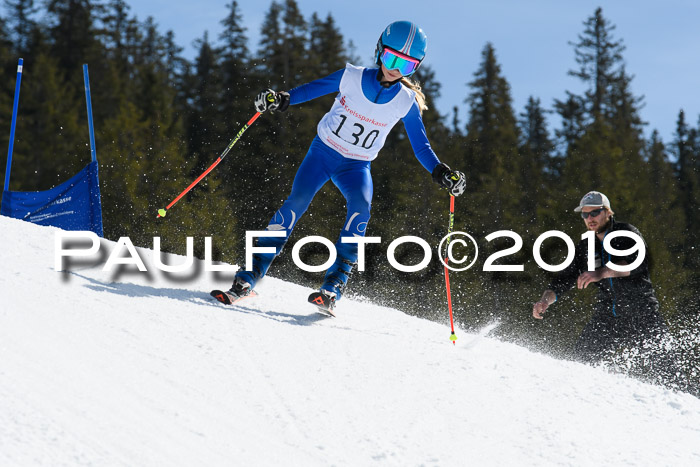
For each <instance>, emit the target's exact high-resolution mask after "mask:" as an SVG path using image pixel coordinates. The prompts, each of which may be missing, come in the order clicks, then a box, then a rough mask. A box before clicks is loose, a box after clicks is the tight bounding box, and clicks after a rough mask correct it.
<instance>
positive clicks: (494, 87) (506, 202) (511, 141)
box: [466, 43, 520, 232]
mask: <svg viewBox="0 0 700 467" xmlns="http://www.w3.org/2000/svg"><path fill="white" fill-rule="evenodd" d="M481 56H482V61H481V64H480V65H479V69H478V70H477V71H476V73H474V80H473V81H471V82H470V83H469V86H470V87H471V88H472V91H471V93H470V94H469V97H468V99H467V102H468V104H469V121H468V122H467V137H466V144H467V159H466V160H467V161H468V163H469V164H468V165H469V167H470V170H471V171H472V172H473V173H474V174H475V175H476V177H477V178H476V180H475V186H474V190H475V193H474V197H475V201H476V202H475V205H476V206H478V208H476V209H477V210H476V211H472V213H471V215H472V216H473V217H474V218H475V219H478V222H479V223H480V225H478V226H474V227H475V228H476V229H478V231H481V232H483V231H485V232H491V231H493V229H494V228H495V227H499V228H502V227H504V226H506V225H508V223H511V225H514V224H512V222H513V220H514V219H513V217H512V216H513V215H517V209H516V208H515V206H516V205H517V204H518V200H519V199H520V196H519V193H518V189H517V179H516V177H517V174H518V173H519V172H520V160H519V156H518V128H517V125H516V118H515V113H514V111H513V107H512V98H511V95H510V85H509V84H508V82H507V81H506V79H505V77H503V76H502V74H501V67H500V65H499V64H498V62H497V61H496V52H495V49H494V48H493V45H492V44H490V43H487V44H486V46H485V47H484V49H483V51H482V54H481ZM482 229H483V230H482Z"/></svg>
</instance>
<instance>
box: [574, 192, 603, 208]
mask: <svg viewBox="0 0 700 467" xmlns="http://www.w3.org/2000/svg"><path fill="white" fill-rule="evenodd" d="M586 206H591V207H597V206H603V207H604V208H608V209H610V200H609V199H608V197H607V196H605V195H604V194H603V193H601V192H600V191H589V192H588V193H586V195H585V196H584V197H583V198H581V202H580V203H578V207H577V208H576V209H574V212H581V209H583V208H585V207H586Z"/></svg>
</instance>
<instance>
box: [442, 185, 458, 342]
mask: <svg viewBox="0 0 700 467" xmlns="http://www.w3.org/2000/svg"><path fill="white" fill-rule="evenodd" d="M454 225H455V197H454V196H453V195H450V225H449V228H448V229H447V247H446V248H447V249H446V250H445V257H446V258H445V285H446V286H447V308H448V309H449V310H450V328H451V329H452V334H451V335H450V340H451V341H452V344H454V345H456V344H457V342H456V341H457V336H456V335H455V323H454V318H453V316H452V293H451V292H450V271H449V269H447V262H448V261H449V259H450V258H449V255H448V254H447V252H448V251H449V248H450V235H451V234H452V229H453V228H454Z"/></svg>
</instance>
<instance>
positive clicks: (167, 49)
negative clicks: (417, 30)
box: [0, 0, 700, 380]
mask: <svg viewBox="0 0 700 467" xmlns="http://www.w3.org/2000/svg"><path fill="white" fill-rule="evenodd" d="M4 6H5V8H4V10H3V12H4V13H3V16H2V18H0V66H1V67H2V70H4V71H3V75H4V79H3V80H1V81H0V128H2V129H3V130H2V131H0V143H1V144H0V146H2V147H4V148H6V147H7V146H8V143H9V133H10V132H9V129H10V122H11V117H12V102H13V95H14V86H15V79H14V77H15V74H16V66H17V59H18V58H19V57H22V58H24V76H23V79H22V89H21V99H20V103H19V116H18V120H17V130H16V138H15V145H14V157H13V165H12V178H11V184H10V189H11V190H22V191H30V190H46V189H49V188H51V187H52V186H54V185H56V184H58V183H61V182H63V181H65V180H66V179H68V178H70V177H71V176H72V175H73V174H75V173H76V172H78V171H79V170H80V169H81V168H82V167H83V166H84V165H86V164H87V163H88V162H89V160H90V148H89V140H88V125H87V115H86V110H85V96H84V89H83V80H82V73H81V66H82V64H83V63H87V64H88V65H89V70H90V82H91V87H92V107H93V114H94V122H95V129H96V147H97V158H98V162H99V176H100V186H101V192H102V209H103V217H104V232H105V237H106V238H108V239H111V240H117V239H118V238H119V237H122V236H128V237H129V238H130V239H131V240H132V241H133V242H134V244H135V245H137V246H144V247H149V248H150V247H152V241H153V237H155V236H159V237H161V239H162V249H163V250H164V251H169V252H173V253H178V254H185V246H186V243H185V240H186V238H187V237H194V239H195V242H194V245H195V255H196V256H198V257H200V258H201V257H203V252H204V241H203V239H204V237H212V238H213V245H214V259H216V260H220V261H226V262H228V263H232V264H244V261H245V256H244V245H245V243H244V242H245V231H246V230H262V229H263V228H264V227H265V226H266V225H267V222H268V221H269V219H270V218H271V216H272V215H273V214H274V212H275V210H276V209H277V208H278V207H279V206H280V205H281V204H282V202H283V201H284V199H285V198H286V197H287V195H288V193H289V191H290V189H291V184H292V180H293V175H294V173H295V171H296V169H297V167H298V166H299V164H300V163H301V161H302V159H303V157H304V155H305V154H306V151H307V149H308V145H309V143H310V142H311V140H312V139H313V137H314V135H315V134H316V125H317V123H318V121H319V120H320V119H321V117H322V116H323V115H324V114H325V112H326V111H327V110H328V109H329V108H330V106H331V104H332V102H333V98H334V96H332V95H328V96H325V97H322V98H319V99H316V100H313V101H310V102H308V103H305V104H302V105H299V106H294V107H292V108H290V109H289V111H287V112H285V113H279V112H276V113H270V114H265V115H264V116H263V117H262V118H259V119H258V120H257V122H256V123H255V124H254V125H253V126H251V128H250V129H248V130H247V132H246V133H245V135H244V136H243V137H242V138H241V140H240V141H239V142H238V143H237V144H236V146H235V147H234V148H233V150H232V152H231V154H229V155H228V157H227V158H226V160H225V161H223V162H222V164H220V165H219V166H218V167H217V168H216V170H215V171H213V172H212V173H211V174H209V176H208V177H207V178H205V179H204V180H203V181H202V182H201V183H199V184H198V185H197V186H196V187H195V188H194V189H193V190H192V191H191V192H190V193H189V194H188V195H187V196H186V197H184V198H183V199H182V200H181V201H180V202H179V203H178V204H177V205H176V206H175V207H174V208H173V209H172V210H170V211H169V212H168V215H167V217H166V218H162V219H156V213H157V210H158V209H159V208H162V207H165V205H166V204H167V203H168V202H169V201H171V200H172V199H173V198H174V197H175V196H177V195H178V194H179V193H180V192H181V191H182V190H183V189H184V188H185V187H187V186H188V185H189V184H190V183H191V182H192V181H193V180H194V179H195V178H196V177H197V176H198V175H199V174H201V173H202V172H203V171H204V170H205V169H206V168H207V167H208V166H209V165H210V164H211V163H212V162H214V160H215V159H216V157H217V156H218V155H219V154H220V153H221V152H222V151H223V150H224V149H225V148H226V146H227V145H228V143H229V142H230V141H231V140H232V139H233V137H234V136H235V135H236V134H237V132H238V131H239V130H240V129H241V127H243V125H245V123H246V122H247V121H248V120H249V119H250V117H251V116H252V115H253V113H254V112H255V109H254V107H253V99H254V97H255V95H256V94H257V93H258V92H259V91H261V90H263V89H266V88H272V89H276V90H288V89H290V88H293V87H295V86H298V85H300V84H303V83H306V82H309V81H311V80H314V79H317V78H321V77H323V76H326V75H328V74H330V73H332V72H334V71H336V70H338V69H341V68H343V67H344V66H345V64H346V62H351V63H354V64H357V65H363V66H370V65H372V64H371V63H365V62H366V59H361V58H359V57H357V56H354V55H353V54H354V53H355V52H354V47H353V46H352V44H351V43H350V42H349V41H348V40H347V39H346V38H345V37H343V35H342V34H341V32H340V26H339V24H338V23H337V22H336V20H335V19H334V18H333V17H332V16H331V15H328V16H327V17H325V18H324V17H320V16H319V15H318V14H316V13H314V12H303V11H301V10H300V8H299V5H298V4H297V2H296V1H295V0H277V1H272V2H271V3H270V4H269V7H267V9H266V14H265V18H264V23H263V24H260V25H258V24H256V25H251V24H249V23H248V22H247V21H246V18H244V17H243V16H242V14H241V11H240V7H239V4H238V2H236V1H235V0H234V1H232V2H231V3H230V4H229V5H228V6H227V9H228V13H227V15H226V17H224V18H221V23H220V25H219V26H220V28H219V29H220V30H221V31H222V32H221V33H220V34H219V35H218V36H217V37H210V36H209V35H208V33H204V34H203V35H202V37H201V38H200V39H199V40H198V41H197V43H196V44H197V48H198V50H197V53H196V57H195V58H194V59H193V60H188V59H185V58H184V57H183V49H182V47H180V46H179V45H177V44H176V41H175V35H174V33H173V32H171V31H168V32H163V31H160V30H159V28H158V25H157V18H151V17H149V18H147V19H146V20H145V21H144V20H140V19H138V18H137V17H136V16H135V15H133V14H132V13H131V12H130V7H129V5H128V3H127V2H126V1H124V0H45V1H41V2H37V1H34V0H4ZM249 28H260V31H261V40H260V42H259V43H258V44H251V43H250V41H249V39H248V31H249ZM317 50H323V51H325V53H324V54H323V57H321V56H320V54H317V53H315V51H317ZM624 50H625V47H624V42H623V39H622V38H618V37H616V36H615V25H614V23H613V21H612V20H611V19H610V18H607V17H606V16H605V15H604V12H603V10H602V9H600V8H599V9H597V10H595V11H592V12H591V15H590V16H589V17H588V18H581V29H580V31H578V34H577V39H576V40H575V41H574V42H572V43H571V53H572V54H573V55H574V56H575V58H576V64H577V66H578V67H577V68H575V69H571V70H566V69H562V70H561V73H562V74H565V73H568V74H570V75H571V76H574V77H575V78H577V79H578V80H580V82H581V83H582V84H583V85H584V88H585V91H584V92H582V93H580V94H577V93H574V92H567V93H566V95H563V96H561V98H560V99H557V100H556V101H555V102H553V103H551V106H549V107H548V106H547V105H548V104H547V105H545V104H543V103H542V102H541V101H540V99H539V98H538V97H537V96H531V97H530V98H529V100H528V102H527V105H526V106H525V108H522V109H516V108H514V106H513V102H512V97H511V91H510V89H511V88H510V84H509V83H508V79H507V77H506V76H504V74H503V72H502V69H501V64H500V63H499V61H498V53H497V50H495V48H494V46H493V45H492V44H491V43H489V42H488V38H484V46H483V49H482V52H481V58H480V64H479V66H478V68H477V69H475V70H473V74H472V75H471V76H467V77H466V79H465V95H464V96H463V100H462V98H460V99H458V100H457V102H463V104H462V105H463V107H455V108H454V112H453V114H452V115H440V114H439V113H438V112H437V111H436V110H435V107H434V106H433V105H431V101H432V100H434V99H436V98H437V97H438V96H439V95H440V88H441V86H440V83H439V82H437V80H436V79H435V73H434V70H432V69H431V68H430V66H428V65H424V66H422V67H421V68H420V69H419V70H418V72H417V73H416V75H414V78H415V79H416V80H417V81H418V82H420V84H421V86H422V88H423V91H424V92H425V94H426V96H427V101H428V107H429V109H428V110H426V111H425V112H424V114H423V119H424V123H425V126H426V130H427V134H428V137H429V138H430V141H431V144H432V146H433V149H434V150H435V152H436V153H437V154H438V156H439V157H440V159H441V160H442V161H444V162H446V163H447V164H448V165H449V166H450V167H453V168H456V169H459V170H462V171H464V172H465V174H466V176H467V190H466V192H465V194H464V195H463V196H461V197H459V198H458V199H457V202H456V210H455V229H456V230H461V231H465V232H468V233H470V234H471V235H472V236H473V237H474V238H475V239H476V240H477V242H478V246H479V257H478V260H477V262H476V263H475V264H474V266H473V267H472V268H471V269H469V270H468V271H464V272H457V273H452V274H451V275H450V281H451V288H452V301H453V304H454V315H455V322H456V323H457V324H458V325H459V327H460V328H461V329H465V330H470V329H479V328H481V327H483V326H485V325H487V324H489V323H492V322H494V321H496V320H497V321H498V322H499V323H500V324H499V326H498V328H497V329H496V330H495V331H494V333H495V334H497V335H498V337H499V338H502V339H506V340H509V341H512V342H516V343H518V344H521V345H525V346H527V347H529V348H532V349H533V350H536V351H542V352H547V353H551V354H554V355H557V356H562V357H566V356H567V352H568V351H569V349H570V348H571V346H572V344H573V342H574V341H575V340H576V338H577V337H578V334H579V333H580V331H581V329H582V328H583V326H584V325H585V323H586V322H587V321H588V320H589V318H590V316H591V306H590V304H591V302H592V299H593V296H594V291H593V290H591V288H589V289H586V290H584V291H576V292H573V291H572V292H571V293H570V294H568V295H567V296H566V297H565V298H564V299H562V300H559V301H558V302H557V303H556V305H554V306H552V307H551V308H550V311H549V312H548V316H547V318H546V319H545V320H544V321H539V320H534V319H533V318H532V305H533V303H534V302H535V301H537V300H538V299H539V297H540V296H541V294H542V291H543V290H544V288H545V287H546V285H547V284H548V283H549V281H550V280H551V277H552V276H551V273H548V272H546V271H544V270H543V269H542V268H540V267H539V266H538V265H537V264H536V263H535V261H534V258H533V254H532V247H533V244H534V242H535V240H536V239H537V237H538V236H540V235H541V234H542V233H544V232H547V231H549V230H560V231H562V232H564V233H566V234H567V235H568V236H569V237H570V238H572V239H573V240H574V242H577V241H578V240H579V239H580V236H581V234H582V233H583V232H584V230H585V227H584V225H583V223H582V221H581V219H580V217H578V216H577V215H575V214H574V213H573V212H572V210H573V208H574V207H575V206H576V205H577V203H578V201H579V200H580V198H581V197H582V196H583V195H584V194H585V193H586V192H588V191H590V190H599V191H602V192H603V193H605V194H607V195H608V196H609V198H610V200H611V203H612V207H613V209H614V211H615V212H616V218H617V219H619V220H622V221H625V222H629V223H631V224H633V225H635V226H636V227H637V228H638V229H639V230H640V231H641V233H642V234H643V236H644V239H645V241H646V244H647V249H648V254H649V255H650V258H651V261H652V262H651V274H652V282H653V283H654V287H655V291H656V294H657V296H658V298H659V300H660V303H661V313H662V315H663V316H664V318H665V320H666V322H667V323H668V325H669V327H670V329H671V330H672V331H673V333H674V335H675V336H677V337H679V338H680V339H681V340H683V342H684V344H683V345H684V348H683V352H684V355H686V356H687V357H689V358H686V359H684V365H685V367H684V371H685V372H686V373H687V374H688V375H690V376H691V377H693V378H697V379H698V380H700V370H698V366H699V365H700V337H698V330H697V328H698V323H699V322H698V315H699V312H700V254H699V252H698V249H699V248H698V247H699V246H700V119H698V117H699V116H693V115H687V114H685V113H684V112H683V110H682V107H683V102H678V103H677V105H678V107H679V110H678V116H677V121H676V122H675V125H676V130H675V133H674V135H673V138H672V140H671V141H663V140H662V139H661V137H660V136H659V134H658V133H657V132H656V131H652V132H651V133H650V136H649V137H647V136H645V130H646V129H647V128H653V125H654V122H643V121H642V119H641V118H640V109H641V108H642V106H643V98H642V97H640V96H636V95H634V94H633V93H632V92H631V82H632V79H633V77H632V75H631V74H630V72H629V70H627V69H626V67H625V60H624ZM363 55H367V54H363ZM551 113H554V114H556V115H557V117H558V118H557V121H558V122H561V123H560V124H559V125H558V127H556V128H553V127H551V126H550V125H548V122H547V115H548V114H551ZM457 115H467V116H468V118H467V121H466V122H460V121H459V119H458V118H457ZM2 169H3V174H4V170H5V164H2ZM372 173H373V180H374V200H373V206H372V221H371V222H370V225H369V228H368V231H367V235H368V236H375V237H381V238H382V240H383V241H382V244H379V245H368V246H367V264H366V270H365V271H364V272H355V273H354V274H353V276H352V277H351V279H350V284H349V286H348V289H347V291H346V293H347V294H348V295H349V296H354V297H356V298H365V299H367V300H371V301H373V302H376V303H380V304H385V305H388V306H392V307H396V308H399V309H401V310H403V311H404V312H406V313H409V314H414V315H417V316H420V317H424V318H428V319H431V320H436V321H440V322H444V323H445V324H446V330H445V339H446V340H447V338H448V337H449V328H448V327H447V326H448V311H447V304H446V298H445V282H444V281H445V278H444V274H443V266H442V264H441V263H440V262H439V261H438V260H437V257H436V255H434V258H433V261H432V262H431V263H430V265H429V266H428V267H427V268H426V269H424V270H422V271H420V272H417V273H401V272H397V271H396V270H395V269H393V268H392V267H391V266H390V264H389V263H388V261H387V259H386V250H387V246H388V243H389V242H390V241H391V240H393V239H397V238H399V237H401V236H404V235H416V236H419V237H421V238H423V239H425V240H427V241H428V242H429V243H430V244H431V245H435V246H436V245H437V244H438V243H439V242H440V240H441V239H442V237H443V236H444V235H445V234H446V232H447V228H448V221H449V215H448V214H449V196H448V195H447V193H446V192H445V191H443V190H441V189H439V187H438V186H437V185H436V184H435V183H433V181H432V180H431V177H430V174H428V173H427V172H426V171H425V170H423V168H422V167H421V166H420V164H419V163H418V161H417V160H416V158H415V157H414V156H413V151H412V149H411V146H410V143H409V141H408V138H407V137H406V134H405V131H404V129H403V126H402V125H401V124H398V125H397V126H396V128H395V129H394V131H393V132H392V133H391V135H390V136H389V139H388V140H387V142H386V145H385V146H384V149H383V150H382V152H381V154H380V157H379V158H378V159H377V160H376V161H374V162H373V164H372ZM344 207H345V201H344V199H343V198H342V196H341V195H340V193H339V192H338V190H337V189H336V188H335V187H334V186H333V185H332V184H331V183H329V184H327V185H326V186H325V187H324V188H323V189H322V190H321V191H320V192H319V194H318V195H317V196H316V198H315V199H314V202H313V203H312V204H311V207H310V209H309V211H308V212H307V213H306V215H305V217H304V218H303V219H302V220H301V221H300V222H299V224H298V226H297V228H296V230H295V231H294V233H293V235H292V238H291V239H290V243H289V246H288V247H287V249H285V251H284V252H283V254H282V255H281V256H280V257H279V258H278V260H277V261H276V262H275V263H274V264H273V266H272V269H271V270H270V274H271V275H273V276H275V277H280V278H283V279H286V280H291V281H293V282H297V283H300V284H303V285H305V286H308V287H309V288H310V289H312V288H317V287H318V286H319V285H320V284H321V281H322V278H323V274H322V273H306V272H303V271H301V270H300V269H298V268H297V267H295V265H294V264H293V262H292V258H291V245H293V244H294V243H295V242H296V241H298V240H299V239H301V238H303V237H306V236H308V235H321V236H324V237H326V238H328V239H330V240H331V241H335V239H336V238H337V236H338V232H339V231H340V228H341V226H342V224H343V221H344V219H345V208H344ZM499 230H511V231H514V232H517V233H518V234H519V235H520V236H521V237H522V240H523V247H522V248H521V249H520V250H519V251H518V252H516V253H515V254H513V255H510V256H507V257H504V258H502V259H500V260H498V261H497V263H498V264H511V265H523V266H524V272H517V273H513V272H484V271H483V270H482V268H483V265H484V261H485V260H486V258H487V257H488V256H489V255H491V254H493V253H496V252H498V251H502V250H504V249H506V248H509V247H511V246H512V245H513V240H511V239H508V238H505V237H502V238H499V239H497V240H495V241H493V242H489V241H487V240H486V239H485V237H486V236H487V235H489V234H490V233H493V232H496V231H499ZM302 252H303V255H302V257H303V258H304V259H305V260H306V262H307V263H309V264H320V263H322V262H324V261H325V259H326V257H327V254H328V253H327V250H326V249H325V247H323V246H320V245H319V246H318V248H316V246H311V245H310V246H307V247H305V248H304V249H303V250H302ZM565 253H566V251H565V247H564V245H563V243H562V242H560V241H557V240H554V239H550V240H548V241H547V242H545V244H544V245H543V247H542V257H543V258H544V259H545V260H546V261H547V262H549V263H551V264H557V263H560V262H561V261H563V258H564V257H565ZM397 258H398V259H400V261H401V262H403V263H404V264H415V263H416V262H418V261H420V259H421V258H422V249H420V248H418V247H417V246H416V248H413V247H412V246H405V247H402V248H400V249H399V250H397ZM339 306H340V305H339ZM342 312H343V313H346V312H347V313H352V310H343V311H342ZM458 337H459V336H458Z"/></svg>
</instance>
